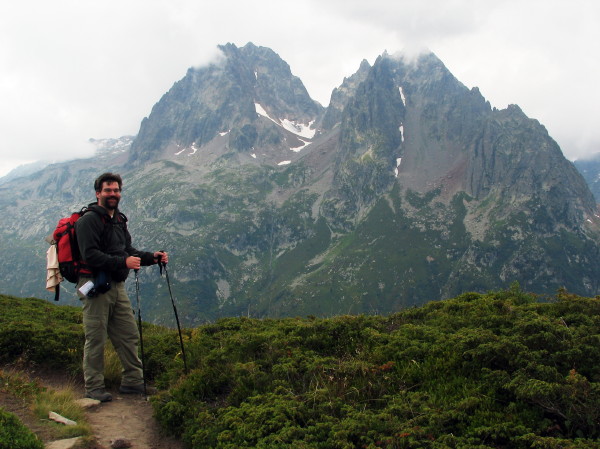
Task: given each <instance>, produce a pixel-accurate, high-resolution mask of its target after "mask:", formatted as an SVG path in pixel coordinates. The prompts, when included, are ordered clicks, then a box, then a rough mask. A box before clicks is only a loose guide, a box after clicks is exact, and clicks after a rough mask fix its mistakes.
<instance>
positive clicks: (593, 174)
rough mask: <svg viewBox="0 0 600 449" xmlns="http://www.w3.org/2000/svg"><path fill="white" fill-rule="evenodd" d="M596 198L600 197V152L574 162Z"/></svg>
mask: <svg viewBox="0 0 600 449" xmlns="http://www.w3.org/2000/svg"><path fill="white" fill-rule="evenodd" d="M573 163H574V164H575V167H577V169H578V170H579V171H580V172H581V174H582V175H583V178H584V179H585V181H586V182H587V184H588V186H589V188H590V190H591V191H592V193H593V194H594V197H595V198H596V199H598V198H600V153H596V154H594V155H592V156H590V157H589V158H585V159H577V160H576V161H574V162H573Z"/></svg>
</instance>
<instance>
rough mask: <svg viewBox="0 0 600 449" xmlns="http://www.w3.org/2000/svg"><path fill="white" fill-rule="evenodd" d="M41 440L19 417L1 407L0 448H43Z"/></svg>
mask: <svg viewBox="0 0 600 449" xmlns="http://www.w3.org/2000/svg"><path fill="white" fill-rule="evenodd" d="M43 448H44V443H43V442H42V441H40V440H39V439H38V438H37V437H36V436H35V435H34V434H33V433H32V432H31V431H30V430H29V429H28V428H27V427H25V426H24V425H23V423H21V421H19V419H18V418H17V417H16V416H15V415H13V414H12V413H9V412H7V411H5V410H4V409H2V408H0V449H43Z"/></svg>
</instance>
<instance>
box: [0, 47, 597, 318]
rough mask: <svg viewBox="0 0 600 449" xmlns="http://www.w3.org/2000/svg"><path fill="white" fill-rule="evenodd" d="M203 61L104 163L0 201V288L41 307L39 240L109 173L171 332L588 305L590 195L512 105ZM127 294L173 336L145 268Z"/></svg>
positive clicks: (272, 63) (378, 68)
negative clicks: (571, 300) (165, 266)
mask: <svg viewBox="0 0 600 449" xmlns="http://www.w3.org/2000/svg"><path fill="white" fill-rule="evenodd" d="M220 49H221V52H222V55H223V57H222V58H221V59H220V61H218V62H217V63H213V64H211V65H209V66H206V67H201V68H191V69H189V70H188V71H187V73H186V74H185V76H184V77H183V78H182V79H181V80H179V81H177V82H176V83H175V84H174V85H173V87H172V88H171V89H170V90H169V91H168V92H167V93H166V94H165V95H163V97H162V98H161V99H160V100H159V101H158V102H157V103H156V105H155V106H154V107H153V108H152V111H151V113H150V114H149V116H148V117H146V118H144V119H143V120H142V123H141V126H140V130H139V133H138V134H137V136H136V137H135V139H134V140H133V142H132V143H131V147H130V148H129V149H124V151H123V152H122V153H119V156H118V157H116V158H114V157H110V158H106V157H105V158H102V157H100V156H96V157H94V158H92V159H89V160H80V161H73V162H69V163H64V164H55V165H52V166H50V167H48V168H46V169H45V170H44V171H43V172H41V173H38V174H36V175H32V176H30V177H27V178H21V179H20V180H19V182H18V183H10V182H9V183H5V184H4V185H2V186H0V211H1V212H3V213H4V216H8V215H7V214H8V213H9V212H10V216H12V217H13V220H11V223H8V222H7V221H4V222H3V224H2V225H0V234H1V235H2V243H1V246H0V249H1V250H2V251H3V252H4V253H5V254H11V255H14V256H13V258H12V261H11V264H10V267H9V266H4V267H2V268H1V269H0V279H2V280H3V285H4V286H7V287H4V288H6V291H5V293H10V294H15V295H20V296H26V295H38V296H42V297H49V296H50V295H49V294H48V293H44V292H43V285H42V284H43V282H41V279H40V278H41V276H42V274H41V273H43V272H44V267H45V263H44V257H45V254H44V251H45V247H44V244H43V243H42V241H43V237H44V236H45V235H47V234H48V233H50V231H51V229H52V227H53V226H54V225H55V224H56V221H57V220H58V218H60V217H61V216H63V215H66V214H67V213H68V212H71V211H73V210H77V209H78V208H79V207H81V205H82V204H86V203H87V202H90V201H92V200H93V199H94V194H93V191H92V183H93V179H94V178H95V177H96V176H97V175H98V174H99V173H100V172H102V171H106V170H115V171H118V172H120V173H121V174H122V175H123V177H124V196H123V200H122V209H123V211H124V212H125V213H126V214H127V215H128V217H129V229H130V230H131V233H132V235H133V238H134V246H136V247H138V248H140V249H148V250H157V249H166V250H168V251H169V252H170V254H171V262H170V264H169V271H170V274H171V277H170V279H171V281H172V288H173V292H174V296H175V297H176V298H177V301H178V303H179V309H180V311H181V312H180V315H183V317H182V320H183V321H184V322H185V323H187V324H194V323H198V322H202V321H205V320H214V319H216V318H218V317H221V316H231V315H240V314H244V315H251V316H259V317H262V316H294V315H321V316H331V315H337V314H345V313H389V312H393V311H397V310H400V309H402V308H405V307H408V306H412V305H418V304H422V303H424V302H427V301H430V300H433V299H440V298H448V297H452V296H455V295H457V294H459V293H462V292H464V291H487V290H490V289H499V288H503V287H506V286H507V285H510V284H511V283H513V282H514V281H518V282H519V283H520V285H521V286H522V287H523V288H524V289H526V290H528V291H532V292H535V293H539V294H542V295H543V294H552V293H554V291H555V290H556V289H557V288H559V287H566V288H567V289H568V290H569V291H572V292H574V293H577V294H580V295H592V296H593V295H596V294H598V291H599V285H598V279H600V276H599V275H600V268H599V267H600V265H599V264H598V258H599V254H600V247H599V233H598V231H599V228H598V225H599V224H600V216H599V215H598V211H597V206H596V202H595V200H594V197H593V195H592V193H591V192H590V190H589V188H588V187H587V185H586V182H585V180H584V179H583V177H582V176H581V174H580V173H579V172H578V171H577V169H576V168H575V166H574V165H573V164H572V163H571V162H569V161H567V160H566V159H565V158H564V156H563V155H562V152H561V150H560V148H559V146H558V145H557V144H556V142H555V141H554V140H553V139H552V138H551V137H550V136H549V135H548V133H547V131H546V129H545V128H544V127H543V125H541V124H540V123H539V122H538V121H537V120H534V119H531V118H528V117H527V116H526V115H525V114H524V113H523V112H522V111H521V110H520V109H519V107H518V106H516V105H511V106H509V107H508V108H506V109H503V110H498V109H495V108H492V107H491V106H490V104H489V103H488V102H487V101H486V100H485V98H484V97H483V96H482V95H481V93H480V92H479V90H478V89H477V88H473V89H468V88H466V87H465V86H464V85H463V84H462V83H460V81H458V80H457V79H456V78H455V77H454V76H453V75H452V74H451V73H450V72H449V71H448V69H447V68H446V67H445V66H444V64H443V63H442V61H440V60H439V59H438V58H437V57H436V56H435V55H434V54H433V53H424V54H422V55H420V56H419V57H417V58H412V59H411V58H408V57H406V56H404V55H402V54H395V55H390V54H388V53H384V54H382V55H381V56H380V57H379V58H378V59H377V60H376V61H375V63H374V64H373V65H372V66H371V65H369V64H368V63H367V62H366V61H363V63H362V64H361V65H360V67H359V68H358V70H357V72H356V73H354V74H353V75H351V76H349V77H347V78H345V79H344V80H343V82H342V84H341V85H340V86H339V87H337V88H336V89H334V90H333V92H332V97H331V102H330V104H329V106H328V107H327V108H323V107H322V106H321V105H319V104H318V103H317V102H315V101H313V100H311V99H310V97H309V95H308V93H307V91H306V89H305V88H304V86H303V84H302V82H301V81H300V80H299V79H298V78H297V77H295V76H294V75H293V74H292V73H291V71H290V68H289V66H288V65H287V64H286V63H285V62H284V61H283V60H282V59H281V58H280V57H279V56H278V55H277V54H276V53H274V52H273V51H272V50H270V49H268V48H264V47H257V46H255V45H253V44H251V43H250V44H247V45H245V46H244V47H241V48H238V47H236V46H235V45H233V44H227V45H224V46H221V47H220ZM48 198H52V199H53V201H52V203H51V204H48V201H47V199H48ZM14 223H18V230H17V231H16V232H15V231H14ZM140 286H141V289H140V294H141V298H142V301H143V304H144V308H145V313H144V315H145V317H146V319H148V320H152V321H155V322H158V323H167V324H168V323H171V322H172V311H170V310H169V306H170V304H168V300H167V298H168V286H167V285H166V282H165V278H164V277H162V278H161V277H160V274H159V272H158V269H157V268H152V267H151V268H146V269H144V270H141V271H140ZM128 288H129V289H130V293H131V294H132V297H133V295H134V294H135V292H134V291H133V282H132V281H130V284H129V287H128ZM65 296H67V297H70V298H73V295H72V293H70V296H69V295H65ZM72 300H73V301H75V300H74V299H72Z"/></svg>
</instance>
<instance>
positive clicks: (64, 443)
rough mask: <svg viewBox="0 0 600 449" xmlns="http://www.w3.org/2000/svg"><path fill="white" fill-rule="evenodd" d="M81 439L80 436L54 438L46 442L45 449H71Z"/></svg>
mask: <svg viewBox="0 0 600 449" xmlns="http://www.w3.org/2000/svg"><path fill="white" fill-rule="evenodd" d="M80 441H81V437H75V438H68V439H66V440H56V441H51V442H50V443H46V445H45V446H44V447H45V448H46V449H71V448H73V447H75V445H77V444H78V443H79V442H80Z"/></svg>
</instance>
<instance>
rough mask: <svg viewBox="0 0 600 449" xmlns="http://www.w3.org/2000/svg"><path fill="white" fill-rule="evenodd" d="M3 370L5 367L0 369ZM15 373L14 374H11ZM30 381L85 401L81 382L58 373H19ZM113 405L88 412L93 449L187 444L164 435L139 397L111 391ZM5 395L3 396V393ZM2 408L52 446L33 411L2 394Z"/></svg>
mask: <svg viewBox="0 0 600 449" xmlns="http://www.w3.org/2000/svg"><path fill="white" fill-rule="evenodd" d="M0 368H1V367H0ZM11 371H13V372H15V371H14V370H11ZM17 371H18V372H19V373H20V374H21V375H23V376H25V377H26V378H29V379H35V380H36V381H37V382H39V384H41V385H43V386H45V387H46V388H49V389H55V390H59V389H70V390H72V391H73V392H74V394H75V399H80V398H83V397H84V388H83V385H82V382H81V380H78V379H73V378H72V377H69V376H67V375H64V374H61V373H56V372H44V373H39V372H38V373H32V372H31V371H29V370H17ZM107 391H109V392H110V393H111V394H112V401H110V402H104V403H100V404H98V405H95V406H93V407H91V408H88V409H86V410H85V415H86V418H87V421H88V422H89V424H90V426H91V427H92V434H93V435H94V437H95V439H96V444H95V445H94V446H91V447H89V446H88V447H89V449H92V448H93V449H110V448H111V442H112V441H114V440H117V439H121V438H123V439H126V440H127V441H129V442H130V443H131V446H130V447H131V448H132V449H183V448H184V446H183V443H181V441H178V440H176V439H175V438H172V437H168V436H165V435H162V434H161V432H160V428H159V425H158V423H157V422H156V420H155V419H154V417H153V409H152V405H151V404H150V402H149V401H148V400H147V399H146V398H145V397H144V396H143V395H138V394H120V393H119V392H118V388H112V389H108V390H107ZM0 393H1V392H0ZM0 406H3V407H4V408H5V409H6V410H8V411H10V412H12V413H15V414H16V415H17V416H19V418H20V419H21V421H23V423H24V424H25V425H27V426H28V427H29V428H30V429H31V430H33V431H34V432H36V433H37V434H38V436H39V437H40V438H42V440H43V441H44V443H46V444H48V443H50V442H52V439H51V437H50V435H49V434H48V432H47V431H44V428H43V426H41V425H40V423H39V419H37V418H34V417H33V416H32V414H31V412H30V410H29V408H28V407H27V406H26V405H24V403H23V401H22V400H19V399H17V398H15V397H13V396H12V395H9V394H6V393H1V394H0Z"/></svg>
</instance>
